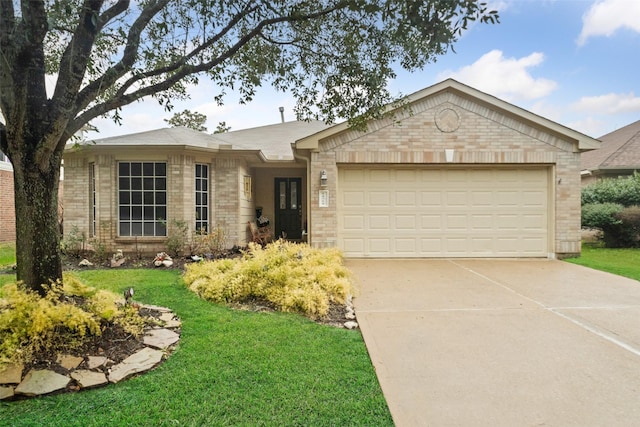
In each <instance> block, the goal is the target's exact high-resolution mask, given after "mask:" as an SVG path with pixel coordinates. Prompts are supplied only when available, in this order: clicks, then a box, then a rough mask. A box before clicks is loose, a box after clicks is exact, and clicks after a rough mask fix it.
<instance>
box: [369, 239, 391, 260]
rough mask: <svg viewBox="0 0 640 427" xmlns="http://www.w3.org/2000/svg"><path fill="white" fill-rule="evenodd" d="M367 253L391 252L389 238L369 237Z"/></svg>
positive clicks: (381, 253) (377, 254) (382, 253)
mask: <svg viewBox="0 0 640 427" xmlns="http://www.w3.org/2000/svg"><path fill="white" fill-rule="evenodd" d="M368 242H369V244H368V249H369V253H370V254H371V255H373V256H386V255H385V254H388V253H391V238H390V237H387V238H369V239H368Z"/></svg>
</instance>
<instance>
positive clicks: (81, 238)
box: [60, 225, 87, 257]
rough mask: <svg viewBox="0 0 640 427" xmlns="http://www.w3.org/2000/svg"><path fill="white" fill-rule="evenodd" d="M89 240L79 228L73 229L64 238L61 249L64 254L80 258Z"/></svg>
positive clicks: (74, 227)
mask: <svg viewBox="0 0 640 427" xmlns="http://www.w3.org/2000/svg"><path fill="white" fill-rule="evenodd" d="M86 243H87V238H86V236H85V234H84V233H83V232H81V231H80V230H79V229H78V227H77V226H75V225H74V226H73V227H71V231H70V232H69V233H68V234H67V235H66V236H64V237H63V239H62V242H60V249H61V250H62V253H64V254H67V255H70V256H74V257H79V256H81V255H83V254H84V251H85V249H86V248H85V245H86Z"/></svg>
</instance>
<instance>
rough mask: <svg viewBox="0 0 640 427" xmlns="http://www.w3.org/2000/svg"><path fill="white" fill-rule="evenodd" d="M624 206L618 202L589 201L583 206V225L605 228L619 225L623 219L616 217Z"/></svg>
mask: <svg viewBox="0 0 640 427" xmlns="http://www.w3.org/2000/svg"><path fill="white" fill-rule="evenodd" d="M622 209H623V206H622V205H619V204H616V203H588V204H586V205H583V206H582V226H583V227H585V228H598V229H600V230H603V231H604V230H605V229H607V228H611V227H614V226H617V225H619V224H620V223H621V221H620V220H619V219H618V218H616V217H615V215H616V214H617V213H619V212H620V211H622Z"/></svg>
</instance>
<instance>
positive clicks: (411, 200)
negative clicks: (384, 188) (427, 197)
mask: <svg viewBox="0 0 640 427" xmlns="http://www.w3.org/2000/svg"><path fill="white" fill-rule="evenodd" d="M412 182H413V181H412ZM395 206H396V207H402V206H409V207H412V208H413V207H415V206H416V192H415V191H398V192H396V203H395Z"/></svg>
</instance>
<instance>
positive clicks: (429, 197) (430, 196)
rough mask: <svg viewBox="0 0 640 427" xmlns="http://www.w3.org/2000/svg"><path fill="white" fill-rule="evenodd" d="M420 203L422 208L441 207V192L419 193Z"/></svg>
mask: <svg viewBox="0 0 640 427" xmlns="http://www.w3.org/2000/svg"><path fill="white" fill-rule="evenodd" d="M420 202H421V205H422V206H423V207H430V206H434V207H438V208H439V207H440V206H442V192H441V191H422V192H421V193H420Z"/></svg>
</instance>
